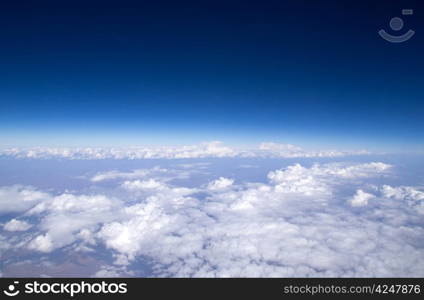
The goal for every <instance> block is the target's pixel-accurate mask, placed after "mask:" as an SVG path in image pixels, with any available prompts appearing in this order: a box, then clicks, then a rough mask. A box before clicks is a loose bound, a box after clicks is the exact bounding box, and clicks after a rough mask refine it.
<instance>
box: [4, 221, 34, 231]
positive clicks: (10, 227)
mask: <svg viewBox="0 0 424 300" xmlns="http://www.w3.org/2000/svg"><path fill="white" fill-rule="evenodd" d="M31 227H32V225H31V224H29V223H28V222H25V221H20V220H16V219H12V220H10V221H9V222H7V223H6V224H5V225H4V227H3V229H4V230H7V231H26V230H28V229H30V228H31Z"/></svg>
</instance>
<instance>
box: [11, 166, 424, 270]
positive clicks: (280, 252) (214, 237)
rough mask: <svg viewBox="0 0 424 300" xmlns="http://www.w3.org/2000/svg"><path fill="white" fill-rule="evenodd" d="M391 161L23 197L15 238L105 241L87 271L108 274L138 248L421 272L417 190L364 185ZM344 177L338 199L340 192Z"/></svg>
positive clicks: (272, 264) (154, 257) (178, 261)
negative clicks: (105, 252) (101, 256)
mask: <svg viewBox="0 0 424 300" xmlns="http://www.w3.org/2000/svg"><path fill="white" fill-rule="evenodd" d="M389 171H391V166H390V165H387V164H383V163H379V162H371V163H362V164H352V163H349V164H348V163H337V164H334V163H330V164H315V165H312V166H311V167H304V166H302V165H300V164H294V165H291V166H289V167H287V168H284V169H280V170H274V171H272V172H269V173H268V182H266V183H254V182H244V183H243V182H240V183H239V182H238V183H237V185H235V184H234V181H233V179H229V178H226V177H218V179H217V180H215V181H212V182H210V183H209V184H203V185H202V184H199V187H197V188H187V187H182V186H174V185H171V184H169V182H167V181H166V180H162V181H158V180H157V179H155V178H149V177H148V176H147V177H146V178H145V177H143V178H142V179H136V180H125V181H124V182H123V183H122V182H119V183H116V187H117V190H116V191H115V193H114V195H117V194H118V192H119V191H123V190H122V188H123V187H124V188H125V193H124V194H121V195H122V198H123V199H116V198H115V197H118V196H115V197H111V196H107V195H97V194H96V195H73V194H69V193H66V194H62V195H59V196H49V197H45V200H42V201H41V202H40V203H38V204H37V205H36V206H35V207H33V208H31V207H29V208H28V211H27V212H26V213H25V214H27V215H31V216H34V217H37V218H38V219H39V223H38V224H37V230H39V232H37V233H35V234H34V235H33V236H31V239H30V240H29V243H27V244H25V245H27V247H28V248H29V249H33V250H36V251H40V252H50V251H53V250H54V249H57V248H60V247H65V246H67V245H70V244H72V243H80V244H82V245H102V244H103V245H105V246H106V247H107V248H108V249H110V250H111V251H112V253H113V254H114V258H115V262H114V264H115V266H112V267H110V266H109V267H104V268H102V269H101V270H99V272H98V273H97V276H101V275H102V274H103V275H104V276H115V275H117V276H118V275H119V274H122V273H121V272H120V270H122V269H121V268H122V267H123V266H124V267H125V266H128V268H129V267H130V266H131V265H132V264H133V263H135V262H137V261H139V259H141V258H142V259H143V260H148V262H149V265H151V266H152V270H153V274H149V275H151V276H179V277H188V276H194V277H209V276H211V277H244V276H249V277H256V276H264V277H275V276H277V277H297V276H302V277H303V276H314V277H317V276H318V277H320V276H330V277H339V276H348V277H357V276H360V277H365V276H366V277H403V276H408V277H410V276H414V277H415V276H417V277H422V276H423V275H424V251H423V239H422V237H423V236H424V223H423V219H422V212H421V210H420V207H421V205H422V203H423V200H424V193H423V192H422V191H420V190H419V189H418V188H413V187H407V186H398V187H395V186H388V185H381V186H376V188H375V189H374V192H375V195H372V194H369V193H366V192H364V191H365V190H368V189H369V180H370V178H374V177H381V176H382V175H386V174H388V172H389ZM120 178H122V179H124V178H126V177H120ZM384 178H385V177H382V179H384ZM352 186H355V189H356V194H355V195H354V196H353V197H352V198H351V199H349V202H348V203H346V199H347V197H346V194H343V195H341V192H344V191H345V189H346V187H349V188H350V189H351V188H352ZM126 193H133V194H132V195H133V196H134V198H131V201H128V199H127V194H126ZM350 195H352V194H350ZM371 198H372V199H373V201H369V200H370V199H371ZM349 204H350V205H349ZM365 204H367V205H365ZM352 205H353V206H357V205H363V208H362V209H352V207H351V206H352ZM23 234H24V233H23ZM9 243H10V241H9ZM399 253H408V255H402V256H400V255H399Z"/></svg>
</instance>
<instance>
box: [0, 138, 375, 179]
mask: <svg viewBox="0 0 424 300" xmlns="http://www.w3.org/2000/svg"><path fill="white" fill-rule="evenodd" d="M367 154H370V152H368V151H365V150H360V151H337V150H321V151H309V150H304V149H302V148H300V147H298V146H294V145H291V144H277V143H272V142H266V143H262V144H260V145H259V147H258V148H257V149H234V148H231V147H228V146H224V145H223V144H222V143H221V142H219V141H213V142H204V143H201V144H197V145H188V146H178V147H175V146H174V147H172V146H168V147H156V148H149V147H130V148H89V147H88V148H48V147H36V148H29V149H23V148H22V149H21V148H11V149H5V150H0V156H11V157H15V158H33V159H49V158H65V159H158V158H161V159H190V158H206V157H218V158H222V157H283V158H293V157H341V156H349V155H367ZM140 175H143V174H140ZM116 176H118V177H119V176H120V174H119V172H117V171H112V172H111V173H110V174H104V177H101V176H100V177H93V178H92V180H93V181H101V180H107V179H109V177H110V178H115V177H116ZM124 176H125V175H124ZM128 176H131V175H130V174H128ZM134 176H137V174H134ZM128 179H130V178H128Z"/></svg>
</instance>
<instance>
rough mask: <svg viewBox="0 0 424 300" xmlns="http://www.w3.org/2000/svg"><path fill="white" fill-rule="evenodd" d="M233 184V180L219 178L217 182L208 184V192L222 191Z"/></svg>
mask: <svg viewBox="0 0 424 300" xmlns="http://www.w3.org/2000/svg"><path fill="white" fill-rule="evenodd" d="M233 183H234V180H233V179H229V178H225V177H219V178H218V179H217V180H214V181H212V182H210V183H209V184H208V190H210V191H218V190H224V189H227V188H229V187H230V186H232V185H233Z"/></svg>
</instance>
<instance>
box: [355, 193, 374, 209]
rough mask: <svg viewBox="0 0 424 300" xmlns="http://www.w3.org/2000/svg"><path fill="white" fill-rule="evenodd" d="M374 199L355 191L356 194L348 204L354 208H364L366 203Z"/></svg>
mask: <svg viewBox="0 0 424 300" xmlns="http://www.w3.org/2000/svg"><path fill="white" fill-rule="evenodd" d="M372 198H374V195H373V194H369V193H366V192H364V191H363V190H357V191H356V194H355V195H354V196H353V197H352V199H350V200H349V202H350V204H351V205H352V206H354V207H358V206H366V205H368V201H369V200H371V199H372Z"/></svg>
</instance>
